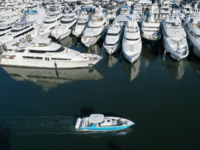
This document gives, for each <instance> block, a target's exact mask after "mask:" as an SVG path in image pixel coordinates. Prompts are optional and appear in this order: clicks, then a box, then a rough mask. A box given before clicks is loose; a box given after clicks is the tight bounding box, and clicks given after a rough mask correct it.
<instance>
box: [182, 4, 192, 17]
mask: <svg viewBox="0 0 200 150" xmlns="http://www.w3.org/2000/svg"><path fill="white" fill-rule="evenodd" d="M181 12H182V13H184V14H185V15H191V14H192V13H193V8H192V6H190V4H186V5H182V7H181Z"/></svg>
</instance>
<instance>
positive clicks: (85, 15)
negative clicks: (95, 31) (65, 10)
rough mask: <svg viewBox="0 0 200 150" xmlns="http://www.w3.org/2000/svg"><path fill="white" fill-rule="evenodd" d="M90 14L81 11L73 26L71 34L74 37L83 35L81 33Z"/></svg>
mask: <svg viewBox="0 0 200 150" xmlns="http://www.w3.org/2000/svg"><path fill="white" fill-rule="evenodd" d="M90 16H91V15H90V14H88V13H87V11H81V13H80V15H79V17H78V21H77V24H76V25H75V27H74V29H73V31H72V34H73V35H74V36H76V37H80V36H81V35H82V34H83V31H84V30H85V28H86V27H87V24H88V21H89V20H90Z"/></svg>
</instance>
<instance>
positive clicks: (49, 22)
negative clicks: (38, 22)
mask: <svg viewBox="0 0 200 150" xmlns="http://www.w3.org/2000/svg"><path fill="white" fill-rule="evenodd" d="M54 22H56V20H55V21H44V24H51V23H54Z"/></svg>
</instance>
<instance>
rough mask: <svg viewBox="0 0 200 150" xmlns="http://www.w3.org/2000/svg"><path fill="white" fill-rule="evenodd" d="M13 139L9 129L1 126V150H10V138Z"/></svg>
mask: <svg viewBox="0 0 200 150" xmlns="http://www.w3.org/2000/svg"><path fill="white" fill-rule="evenodd" d="M11 137H12V134H11V130H10V128H9V127H5V128H4V127H3V125H1V124H0V149H2V150H3V149H4V150H10V149H11V148H10V138H11Z"/></svg>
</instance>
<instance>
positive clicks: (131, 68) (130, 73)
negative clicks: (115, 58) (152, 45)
mask: <svg viewBox="0 0 200 150" xmlns="http://www.w3.org/2000/svg"><path fill="white" fill-rule="evenodd" d="M140 57H141V56H140ZM140 57H139V58H138V59H137V60H136V61H135V62H134V63H132V64H130V63H128V62H127V61H126V60H125V58H124V57H121V58H120V60H119V62H120V63H121V65H122V69H123V70H124V72H125V74H126V76H127V77H128V78H129V80H130V81H133V80H134V79H135V78H136V77H137V76H138V74H139V72H140Z"/></svg>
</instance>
